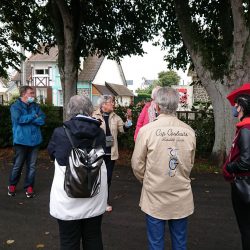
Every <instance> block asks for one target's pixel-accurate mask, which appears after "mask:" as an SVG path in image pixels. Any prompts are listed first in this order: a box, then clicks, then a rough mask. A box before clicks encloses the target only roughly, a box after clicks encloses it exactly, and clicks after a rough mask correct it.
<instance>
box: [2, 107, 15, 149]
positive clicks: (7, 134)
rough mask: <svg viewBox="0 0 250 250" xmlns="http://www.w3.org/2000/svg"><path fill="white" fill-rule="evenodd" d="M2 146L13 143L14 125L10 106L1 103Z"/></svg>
mask: <svg viewBox="0 0 250 250" xmlns="http://www.w3.org/2000/svg"><path fill="white" fill-rule="evenodd" d="M0 128H1V129H0V147H7V146H11V145H12V127H11V119H10V108H9V106H3V105H0Z"/></svg>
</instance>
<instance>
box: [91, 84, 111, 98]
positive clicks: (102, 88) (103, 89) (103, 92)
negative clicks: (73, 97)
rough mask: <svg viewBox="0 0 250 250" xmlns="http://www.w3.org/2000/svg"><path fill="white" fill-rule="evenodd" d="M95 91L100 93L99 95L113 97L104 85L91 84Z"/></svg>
mask: <svg viewBox="0 0 250 250" xmlns="http://www.w3.org/2000/svg"><path fill="white" fill-rule="evenodd" d="M92 85H93V86H94V87H96V89H97V90H98V91H99V92H100V94H101V95H112V96H114V95H115V93H113V92H112V91H111V90H110V89H109V88H108V87H107V86H104V85H98V84H92Z"/></svg>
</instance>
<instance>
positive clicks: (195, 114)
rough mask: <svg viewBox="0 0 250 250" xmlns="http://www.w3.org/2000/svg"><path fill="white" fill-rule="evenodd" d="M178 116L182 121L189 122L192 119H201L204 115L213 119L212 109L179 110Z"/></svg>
mask: <svg viewBox="0 0 250 250" xmlns="http://www.w3.org/2000/svg"><path fill="white" fill-rule="evenodd" d="M177 117H178V118H179V119H181V120H182V121H184V122H186V123H189V122H190V121H195V120H199V119H200V118H202V117H206V118H210V119H213V117H214V115H213V112H212V111H203V110H201V111H177Z"/></svg>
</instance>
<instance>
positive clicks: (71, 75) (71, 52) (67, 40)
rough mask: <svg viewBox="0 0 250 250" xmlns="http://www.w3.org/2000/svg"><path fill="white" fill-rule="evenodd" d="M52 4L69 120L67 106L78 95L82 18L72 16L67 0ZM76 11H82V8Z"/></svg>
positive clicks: (65, 110) (64, 102) (64, 115)
mask: <svg viewBox="0 0 250 250" xmlns="http://www.w3.org/2000/svg"><path fill="white" fill-rule="evenodd" d="M50 4H51V8H52V10H51V12H52V14H51V16H52V22H53V24H54V27H55V36H56V39H57V44H58V67H59V72H60V79H61V85H62V90H63V119H64V120H67V119H68V115H67V104H68V103H69V100H70V98H71V97H72V96H73V95H76V93H77V80H78V63H79V58H77V56H76V55H77V53H76V50H77V48H78V42H79V34H80V32H79V27H80V18H79V17H75V16H78V15H77V14H75V16H74V14H72V11H71V10H70V9H69V7H68V5H67V3H66V1H65V0H51V2H50ZM74 4H76V5H77V4H79V1H75V2H74ZM77 6H78V5H77ZM74 7H76V6H75V5H74ZM72 8H73V7H72ZM73 9H75V8H73ZM76 10H77V11H80V8H79V7H78V8H76ZM78 14H79V13H78Z"/></svg>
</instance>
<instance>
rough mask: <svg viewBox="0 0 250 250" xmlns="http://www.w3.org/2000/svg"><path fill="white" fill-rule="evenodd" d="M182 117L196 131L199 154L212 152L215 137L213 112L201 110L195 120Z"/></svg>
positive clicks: (206, 154)
mask: <svg viewBox="0 0 250 250" xmlns="http://www.w3.org/2000/svg"><path fill="white" fill-rule="evenodd" d="M180 119H181V120H183V121H184V122H186V123H187V124H189V125H190V126H191V127H192V128H193V130H194V131H195V135H196V154H197V156H201V157H206V156H208V155H209V154H210V153H211V152H212V149H213V144H214V139H215V134H214V119H213V113H212V112H208V111H205V110H200V111H199V112H197V113H196V116H195V119H194V120H188V121H185V119H183V118H180Z"/></svg>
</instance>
